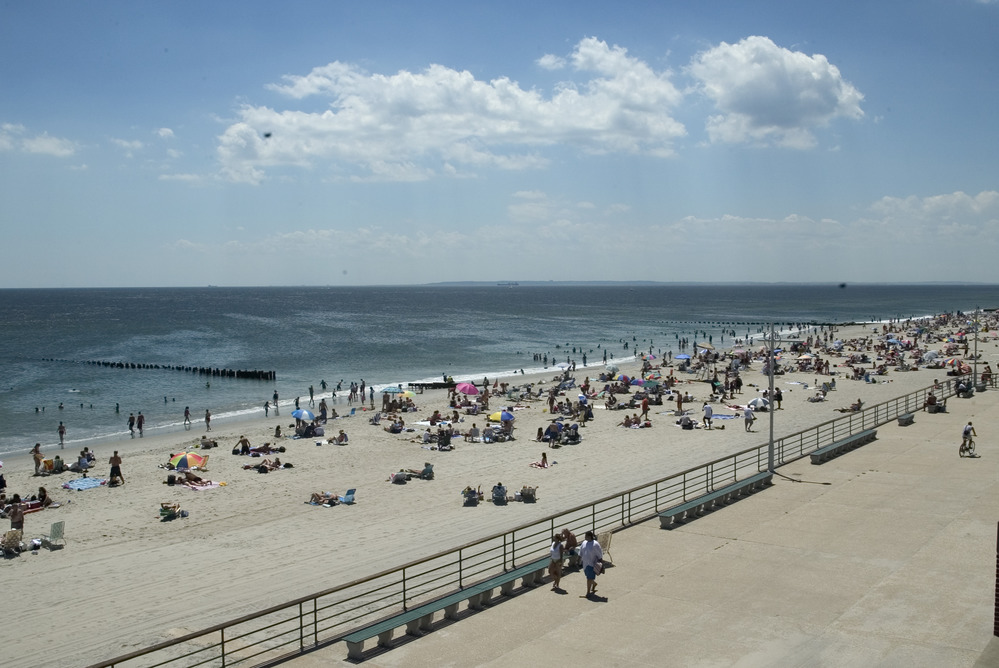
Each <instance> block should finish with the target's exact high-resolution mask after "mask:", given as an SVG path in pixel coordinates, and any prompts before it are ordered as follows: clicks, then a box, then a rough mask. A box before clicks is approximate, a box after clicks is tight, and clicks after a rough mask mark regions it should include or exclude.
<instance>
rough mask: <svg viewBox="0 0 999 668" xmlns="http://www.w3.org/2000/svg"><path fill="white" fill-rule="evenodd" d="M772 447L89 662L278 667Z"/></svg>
mask: <svg viewBox="0 0 999 668" xmlns="http://www.w3.org/2000/svg"><path fill="white" fill-rule="evenodd" d="M992 386H993V387H995V383H992ZM931 390H933V391H936V392H937V395H938V398H940V399H947V398H949V397H951V396H953V395H954V394H955V392H954V384H953V382H952V380H950V379H948V380H947V381H945V382H944V383H943V384H940V385H937V386H931V387H926V388H922V389H919V390H915V391H913V392H910V393H908V394H906V395H903V396H901V397H896V398H894V399H889V400H887V401H884V402H881V403H879V404H876V405H874V406H870V407H868V408H866V409H864V410H862V411H859V412H856V413H851V414H849V415H845V416H842V417H838V418H834V419H832V420H828V421H826V422H822V423H820V424H818V425H815V426H813V427H810V428H808V429H805V430H802V431H799V432H795V433H793V434H788V435H786V436H782V437H780V438H775V439H774V453H775V459H774V461H775V463H776V464H778V465H782V464H787V463H790V462H792V461H795V460H797V459H801V458H802V457H805V456H806V455H808V454H809V453H810V452H812V451H814V450H816V449H818V448H820V447H823V446H825V445H828V444H829V443H833V442H835V441H836V440H838V439H841V438H846V437H847V436H851V435H853V434H854V433H857V432H860V431H864V430H866V429H871V428H874V427H877V426H880V425H882V424H886V423H888V422H890V421H892V420H894V419H896V418H897V417H898V416H899V415H902V414H905V413H910V412H913V411H916V410H920V409H921V408H922V406H923V403H924V402H925V400H926V396H927V394H928V393H929V391H931ZM768 448H769V442H767V443H763V444H761V445H757V446H755V447H751V448H746V449H744V450H740V451H738V452H736V453H733V454H729V455H726V456H724V457H721V458H719V459H715V460H713V461H711V462H708V463H706V464H701V465H699V466H694V467H691V468H689V469H686V470H683V471H680V472H677V473H673V474H671V475H669V476H667V477H665V478H661V479H658V480H655V481H652V482H648V483H644V484H641V485H637V486H635V487H631V488H629V489H626V490H624V491H622V492H617V493H615V494H611V495H609V496H605V497H602V498H600V499H598V500H596V501H591V502H589V503H585V504H582V505H579V506H575V507H573V508H570V509H568V510H565V511H562V512H560V513H557V514H555V515H550V516H548V517H546V518H543V519H541V520H535V521H533V522H528V523H526V524H521V525H518V526H516V527H514V528H512V529H508V530H507V531H504V532H503V533H500V534H495V535H492V536H488V537H486V538H480V539H477V540H473V541H470V542H467V543H464V544H462V545H459V546H457V547H454V548H451V549H449V550H447V551H446V552H442V553H439V554H436V555H432V556H429V557H424V558H422V559H418V560H416V561H413V562H409V563H407V564H404V565H402V566H397V567H394V568H390V569H386V570H383V571H380V572H378V573H375V574H372V575H367V576H364V577H362V578H358V579H356V580H351V581H350V582H347V583H343V584H340V585H336V586H334V587H330V588H327V589H323V590H321V591H319V592H317V593H314V594H310V595H306V596H301V597H299V598H296V599H293V600H290V601H287V602H285V603H281V604H278V605H273V606H270V607H268V608H265V609H263V610H259V611H257V612H253V613H249V614H246V615H243V616H241V617H237V618H235V619H231V620H228V621H225V622H221V623H219V624H215V625H213V626H209V627H207V628H204V629H201V630H199V631H194V632H191V633H187V634H185V635H183V636H179V637H176V638H171V639H169V640H165V641H163V642H159V643H156V644H154V645H150V646H149V647H145V648H142V649H139V650H135V651H132V652H129V653H127V654H123V655H121V656H117V657H115V658H112V659H108V660H105V661H100V662H98V663H94V664H91V665H90V666H89V668H110V667H112V666H119V665H128V666H133V665H136V666H138V665H142V666H149V667H152V666H192V665H197V666H212V667H216V666H217V667H219V668H228V667H229V666H237V665H247V666H265V665H274V664H275V663H278V662H280V661H282V660H286V659H288V658H290V657H291V656H295V655H300V654H304V653H306V652H310V651H314V650H316V649H318V648H321V647H325V646H328V645H330V644H332V643H335V642H337V641H339V640H340V639H342V638H343V637H344V636H346V635H347V634H348V633H350V632H352V631H354V630H356V629H358V628H361V627H362V626H366V625H368V624H371V623H374V622H376V621H378V620H379V619H383V618H385V617H387V616H392V615H394V614H397V613H398V612H401V611H403V610H405V609H407V608H408V607H409V606H410V605H413V604H420V603H424V602H426V601H429V600H433V599H435V598H439V597H440V596H443V595H446V594H447V593H450V592H453V591H456V590H459V589H463V588H464V587H466V586H469V585H471V584H474V583H475V582H479V581H482V580H485V579H487V578H488V577H490V576H492V575H495V574H496V573H497V572H502V571H505V570H508V569H511V568H514V567H515V566H516V565H517V563H518V562H526V561H529V560H530V559H531V558H536V557H537V556H538V555H539V554H540V553H541V552H542V550H544V549H547V547H548V540H549V538H550V537H551V535H552V534H553V533H554V532H555V530H556V528H557V527H560V526H571V527H575V528H577V529H578V530H579V531H582V529H580V528H579V527H586V528H588V529H590V530H593V531H598V530H608V529H609V530H616V529H620V528H623V527H626V526H629V525H631V524H634V523H636V522H640V521H643V520H646V519H649V518H651V517H654V516H655V515H656V513H658V512H659V511H660V510H662V509H665V508H668V507H670V506H671V505H676V504H677V503H682V502H684V501H686V500H688V499H689V498H694V497H696V496H700V495H702V494H705V493H707V492H709V491H711V490H712V489H714V488H715V487H717V486H718V485H720V484H726V483H728V482H730V481H735V480H738V479H740V477H746V476H748V475H754V474H756V473H758V472H760V471H763V470H765V469H766V466H767V451H768ZM270 618H275V619H270ZM255 622H260V626H258V627H254V628H240V627H244V626H251V625H253V624H254V623H255ZM212 634H217V635H218V641H213V642H210V643H207V644H192V643H191V641H192V640H197V639H204V638H206V637H207V636H211V635H212ZM288 636H292V640H288V639H287V637H288ZM201 642H202V643H203V642H204V641H203V640H202V641H201ZM292 646H294V647H292ZM140 660H141V661H142V662H141V663H139V661H140Z"/></svg>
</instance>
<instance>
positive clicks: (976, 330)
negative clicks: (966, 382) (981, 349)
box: [971, 306, 979, 390]
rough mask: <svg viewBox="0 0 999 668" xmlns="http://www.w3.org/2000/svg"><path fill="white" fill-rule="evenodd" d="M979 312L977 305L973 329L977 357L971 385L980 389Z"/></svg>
mask: <svg viewBox="0 0 999 668" xmlns="http://www.w3.org/2000/svg"><path fill="white" fill-rule="evenodd" d="M978 314H979V311H978V307H977V306H976V307H975V319H974V321H973V322H974V323H975V326H974V329H973V331H974V332H975V359H974V361H973V362H974V363H973V366H974V370H973V371H972V372H971V386H972V387H973V388H975V389H976V390H977V389H978Z"/></svg>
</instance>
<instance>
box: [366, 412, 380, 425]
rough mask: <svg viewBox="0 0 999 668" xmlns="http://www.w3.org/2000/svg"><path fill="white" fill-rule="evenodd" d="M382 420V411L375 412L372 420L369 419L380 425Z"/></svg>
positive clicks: (370, 421)
mask: <svg viewBox="0 0 999 668" xmlns="http://www.w3.org/2000/svg"><path fill="white" fill-rule="evenodd" d="M381 421H382V414H381V412H380V411H379V412H378V413H375V414H374V416H373V417H372V418H371V419H370V420H368V422H369V423H370V424H373V425H378V424H380V423H381Z"/></svg>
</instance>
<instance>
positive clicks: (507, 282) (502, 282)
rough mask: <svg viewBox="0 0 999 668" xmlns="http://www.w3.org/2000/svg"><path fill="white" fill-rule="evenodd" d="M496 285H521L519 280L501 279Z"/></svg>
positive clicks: (510, 286)
mask: <svg viewBox="0 0 999 668" xmlns="http://www.w3.org/2000/svg"><path fill="white" fill-rule="evenodd" d="M496 285H502V286H504V287H507V288H512V287H514V286H516V285H520V283H518V282H517V281H500V282H499V283H497V284H496Z"/></svg>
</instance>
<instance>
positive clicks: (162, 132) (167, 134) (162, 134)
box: [155, 128, 173, 139]
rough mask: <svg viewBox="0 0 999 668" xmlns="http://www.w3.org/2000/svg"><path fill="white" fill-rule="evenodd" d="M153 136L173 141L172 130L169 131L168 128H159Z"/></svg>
mask: <svg viewBox="0 0 999 668" xmlns="http://www.w3.org/2000/svg"><path fill="white" fill-rule="evenodd" d="M155 134H156V135H157V136H158V137H159V138H160V139H173V130H171V129H170V128H159V129H158V130H156V131H155Z"/></svg>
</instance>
